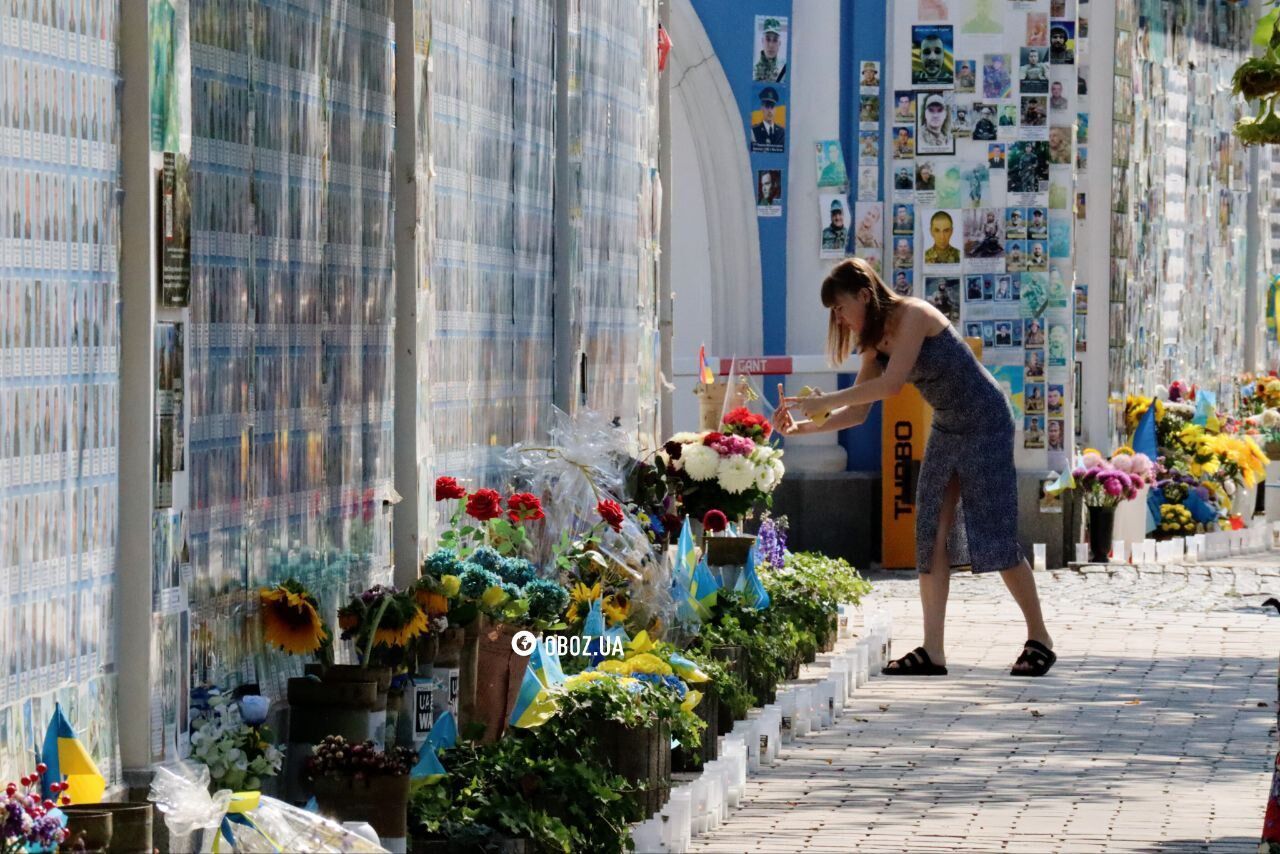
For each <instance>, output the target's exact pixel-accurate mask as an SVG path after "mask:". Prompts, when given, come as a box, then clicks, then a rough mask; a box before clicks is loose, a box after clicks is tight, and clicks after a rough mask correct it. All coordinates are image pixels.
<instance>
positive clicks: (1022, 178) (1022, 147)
mask: <svg viewBox="0 0 1280 854" xmlns="http://www.w3.org/2000/svg"><path fill="white" fill-rule="evenodd" d="M1006 171H1007V172H1008V175H1009V192H1011V193H1042V192H1046V191H1047V190H1048V187H1049V143H1048V142H1047V141H1034V142H1031V141H1023V142H1014V143H1011V144H1010V145H1009V163H1008V166H1007V168H1006Z"/></svg>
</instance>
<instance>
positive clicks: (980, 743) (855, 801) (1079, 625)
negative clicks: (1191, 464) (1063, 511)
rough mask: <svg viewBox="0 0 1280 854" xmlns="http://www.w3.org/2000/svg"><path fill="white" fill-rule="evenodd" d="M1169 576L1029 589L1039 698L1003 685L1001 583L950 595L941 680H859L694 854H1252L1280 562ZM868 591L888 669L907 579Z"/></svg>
mask: <svg viewBox="0 0 1280 854" xmlns="http://www.w3.org/2000/svg"><path fill="white" fill-rule="evenodd" d="M1169 569H1170V568H1162V570H1161V571H1159V572H1157V571H1154V568H1148V570H1147V571H1143V570H1141V569H1137V570H1135V569H1133V568H1131V567H1125V568H1116V567H1110V568H1106V569H1099V570H1094V571H1085V572H1080V571H1076V570H1064V571H1060V572H1054V573H1040V574H1038V575H1037V579H1038V581H1039V583H1040V587H1041V593H1042V597H1043V600H1044V602H1045V605H1046V616H1047V618H1048V621H1049V624H1050V630H1051V631H1052V632H1053V633H1054V639H1055V645H1056V647H1057V649H1058V652H1059V655H1060V656H1061V658H1060V660H1059V662H1058V664H1057V666H1056V667H1055V668H1054V671H1053V673H1052V675H1051V676H1049V677H1046V678H1044V679H1020V678H1014V677H1011V676H1009V673H1008V669H1009V666H1010V664H1011V663H1012V661H1013V659H1014V658H1015V657H1016V655H1017V652H1018V646H1019V644H1020V642H1021V641H1022V640H1023V638H1022V637H1021V632H1022V629H1021V621H1020V619H1019V617H1018V611H1017V608H1016V606H1015V605H1014V604H1013V602H1012V600H1011V599H1010V598H1009V597H1008V594H1007V593H1006V592H1005V590H1004V586H1003V584H1002V583H1001V581H1000V579H999V578H998V577H972V576H967V575H964V576H957V577H956V579H955V581H954V582H953V584H952V598H951V603H952V604H951V608H950V610H949V621H948V653H947V655H948V662H947V664H948V667H949V669H950V671H951V673H950V675H949V676H948V677H945V678H933V679H923V680H922V679H902V678H899V679H890V678H885V677H879V676H877V677H876V678H874V679H873V680H872V682H871V683H870V684H869V685H868V686H866V687H865V688H863V689H861V690H860V691H859V693H858V695H857V696H856V698H855V700H854V701H852V703H851V705H850V706H849V707H848V708H847V709H846V713H845V715H844V717H843V718H842V719H841V720H840V721H838V722H837V725H836V726H835V727H834V728H832V729H829V730H826V731H824V732H821V733H816V734H813V735H811V736H807V737H805V738H803V739H798V740H797V741H796V743H795V744H794V745H791V746H790V747H788V748H784V753H783V756H782V760H781V761H780V762H779V763H778V764H777V765H776V766H774V767H773V768H767V769H765V770H764V772H763V773H762V774H761V775H760V776H758V777H755V778H753V779H752V780H750V781H749V784H748V791H747V795H746V797H745V799H744V801H743V804H744V806H743V808H742V809H741V810H739V811H738V812H736V813H734V815H733V816H732V818H731V819H730V821H729V822H728V823H726V824H725V825H724V826H722V827H721V828H720V829H719V830H718V831H717V832H716V833H714V834H710V835H706V836H702V837H699V838H698V839H695V840H694V847H693V850H695V851H716V852H729V851H762V852H763V851H768V852H774V851H778V852H782V851H801V850H804V851H824V852H825V851H830V852H836V851H864V852H880V851H883V852H889V851H1009V852H1022V851H1026V852H1033V851H1034V852H1046V851H1064V852H1088V851H1108V852H1111V851H1154V852H1183V851H1215V852H1216V851H1251V852H1253V851H1257V846H1258V836H1259V832H1260V831H1261V828H1262V816H1263V812H1264V810H1265V806H1266V797H1267V790H1268V787H1269V785H1270V780H1271V771H1270V769H1271V766H1272V762H1273V761H1274V757H1275V751H1276V748H1277V741H1276V732H1275V725H1276V699H1277V665H1278V663H1280V659H1278V653H1280V616H1277V615H1276V614H1275V612H1274V611H1273V610H1271V609H1266V610H1265V611H1264V610H1263V609H1262V608H1261V607H1260V602H1261V601H1262V599H1264V598H1265V594H1267V593H1270V592H1274V593H1275V594H1276V595H1278V596H1280V553H1278V554H1273V555H1271V556H1268V557H1264V558H1251V559H1240V560H1238V561H1237V562H1236V563H1234V564H1232V565H1230V566H1225V567H1215V568H1213V569H1211V570H1210V571H1207V572H1206V571H1203V570H1204V568H1203V567H1187V568H1182V569H1181V571H1179V569H1177V568H1174V569H1172V571H1166V570H1169ZM873 581H874V582H875V583H876V585H877V592H876V594H875V596H874V597H873V600H874V601H876V602H878V603H879V604H880V605H882V606H884V607H888V608H890V609H891V610H892V612H893V614H894V638H895V650H896V654H901V653H903V652H906V651H907V650H908V649H910V648H912V647H914V646H915V645H916V644H917V643H918V642H919V639H920V633H919V625H920V618H919V605H918V602H917V600H916V598H915V591H916V583H915V579H914V577H913V576H910V575H905V576H904V575H887V574H878V575H876V576H873ZM1246 591H1247V592H1246Z"/></svg>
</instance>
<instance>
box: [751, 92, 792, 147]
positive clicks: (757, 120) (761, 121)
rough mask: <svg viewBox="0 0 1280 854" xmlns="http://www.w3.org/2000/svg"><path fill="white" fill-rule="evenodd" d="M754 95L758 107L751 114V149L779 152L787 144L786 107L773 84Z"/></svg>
mask: <svg viewBox="0 0 1280 854" xmlns="http://www.w3.org/2000/svg"><path fill="white" fill-rule="evenodd" d="M756 97H757V99H758V100H759V104H760V109H758V110H756V111H755V112H754V113H752V114H751V150H752V151H758V152H761V153H765V154H781V153H782V152H784V151H786V146H787V130H786V119H785V118H784V115H785V111H786V107H785V106H784V105H782V104H781V103H780V102H781V98H779V96H778V90H777V88H776V87H774V86H765V87H764V88H762V89H761V90H760V92H759V94H758V95H757V96H756Z"/></svg>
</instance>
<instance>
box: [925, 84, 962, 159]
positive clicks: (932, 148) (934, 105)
mask: <svg viewBox="0 0 1280 854" xmlns="http://www.w3.org/2000/svg"><path fill="white" fill-rule="evenodd" d="M917 103H918V105H919V108H920V115H919V117H918V118H917V119H916V153H917V154H954V153H955V150H956V143H955V135H954V133H953V132H952V126H951V109H952V95H951V93H950V92H922V93H920V97H919V98H918V99H917Z"/></svg>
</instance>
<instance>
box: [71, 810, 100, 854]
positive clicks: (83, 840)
mask: <svg viewBox="0 0 1280 854" xmlns="http://www.w3.org/2000/svg"><path fill="white" fill-rule="evenodd" d="M84 806H88V807H95V806H97V804H85V805H84ZM65 812H66V814H67V832H68V833H69V834H70V835H69V836H68V837H67V842H66V847H67V849H68V850H75V851H79V850H81V847H80V846H82V845H83V846H84V848H83V850H84V851H85V852H87V854H93V853H94V852H98V851H109V850H111V813H109V812H106V811H105V810H87V809H83V810H82V809H71V808H65Z"/></svg>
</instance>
